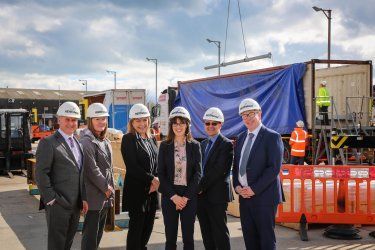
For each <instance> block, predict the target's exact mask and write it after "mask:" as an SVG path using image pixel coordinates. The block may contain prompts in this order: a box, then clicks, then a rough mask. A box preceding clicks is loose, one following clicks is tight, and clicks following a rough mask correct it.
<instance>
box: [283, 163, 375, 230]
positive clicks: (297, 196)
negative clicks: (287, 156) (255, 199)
mask: <svg viewBox="0 0 375 250" xmlns="http://www.w3.org/2000/svg"><path fill="white" fill-rule="evenodd" d="M280 178H281V181H282V183H283V189H284V194H285V199H286V202H284V203H282V204H280V205H279V207H278V212H277V215H276V222H289V223H297V222H300V220H301V216H302V215H303V214H304V215H305V216H306V219H307V223H327V224H367V225H368V224H372V225H374V224H375V167H367V166H330V165H314V166H313V165H309V166H301V165H283V166H282V168H281V172H280Z"/></svg>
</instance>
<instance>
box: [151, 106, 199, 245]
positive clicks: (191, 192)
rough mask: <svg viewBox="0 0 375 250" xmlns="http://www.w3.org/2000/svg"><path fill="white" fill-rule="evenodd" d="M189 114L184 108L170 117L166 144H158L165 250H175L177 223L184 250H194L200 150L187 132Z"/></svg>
mask: <svg viewBox="0 0 375 250" xmlns="http://www.w3.org/2000/svg"><path fill="white" fill-rule="evenodd" d="M190 122H191V119H190V114H189V112H188V111H187V110H186V109H185V108H183V107H176V108H174V109H173V110H172V111H171V113H170V115H169V130H168V136H167V140H166V141H163V142H162V143H161V144H160V149H159V157H158V176H159V179H160V190H159V191H160V192H161V193H162V202H161V203H162V212H163V218H164V226H165V236H166V245H165V249H167V250H169V249H176V241H177V230H178V220H179V218H180V220H181V231H182V238H183V243H184V249H185V250H190V249H194V237H193V235H194V223H195V215H196V210H197V199H198V184H199V181H200V179H201V174H202V169H201V165H202V163H201V161H202V160H201V149H200V144H199V143H198V142H197V141H195V140H194V139H193V138H192V136H191V132H190Z"/></svg>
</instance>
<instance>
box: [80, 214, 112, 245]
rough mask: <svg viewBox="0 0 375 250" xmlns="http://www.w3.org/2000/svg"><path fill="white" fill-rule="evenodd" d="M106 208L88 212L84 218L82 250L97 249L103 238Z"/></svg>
mask: <svg viewBox="0 0 375 250" xmlns="http://www.w3.org/2000/svg"><path fill="white" fill-rule="evenodd" d="M107 212H108V207H105V208H103V209H102V210H89V211H88V212H87V214H86V216H85V222H84V224H83V231H82V244H81V249H82V250H85V249H87V250H94V249H98V247H99V244H100V240H101V239H102V236H103V230H104V226H105V221H106V219H107Z"/></svg>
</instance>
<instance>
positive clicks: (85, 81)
mask: <svg viewBox="0 0 375 250" xmlns="http://www.w3.org/2000/svg"><path fill="white" fill-rule="evenodd" d="M79 81H80V82H82V85H84V86H86V94H87V80H79Z"/></svg>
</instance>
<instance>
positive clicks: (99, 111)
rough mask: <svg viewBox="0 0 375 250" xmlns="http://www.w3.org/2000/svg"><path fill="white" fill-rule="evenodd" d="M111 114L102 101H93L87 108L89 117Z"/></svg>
mask: <svg viewBox="0 0 375 250" xmlns="http://www.w3.org/2000/svg"><path fill="white" fill-rule="evenodd" d="M103 116H109V114H108V110H107V108H106V107H105V106H104V105H103V104H102V103H98V102H96V103H93V104H91V105H90V106H89V108H88V109H87V117H90V118H93V117H103Z"/></svg>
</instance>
